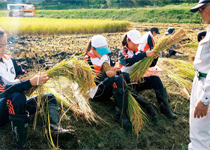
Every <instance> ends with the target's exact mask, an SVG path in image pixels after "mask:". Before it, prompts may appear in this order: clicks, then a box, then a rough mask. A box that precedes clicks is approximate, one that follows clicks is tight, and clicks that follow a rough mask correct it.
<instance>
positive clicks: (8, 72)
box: [0, 57, 20, 84]
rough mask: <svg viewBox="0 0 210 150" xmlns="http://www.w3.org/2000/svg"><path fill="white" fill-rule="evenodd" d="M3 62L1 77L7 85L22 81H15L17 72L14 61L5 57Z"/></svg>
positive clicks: (0, 70) (0, 64)
mask: <svg viewBox="0 0 210 150" xmlns="http://www.w3.org/2000/svg"><path fill="white" fill-rule="evenodd" d="M2 60H3V62H0V76H1V77H2V78H3V80H4V83H6V84H16V83H19V82H20V81H19V80H18V79H15V77H16V72H15V68H14V65H13V62H12V60H11V59H10V58H9V57H3V58H2Z"/></svg>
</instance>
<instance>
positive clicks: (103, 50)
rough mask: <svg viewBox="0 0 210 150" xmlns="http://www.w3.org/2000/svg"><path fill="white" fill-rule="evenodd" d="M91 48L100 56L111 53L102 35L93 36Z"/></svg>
mask: <svg viewBox="0 0 210 150" xmlns="http://www.w3.org/2000/svg"><path fill="white" fill-rule="evenodd" d="M91 46H92V47H93V48H95V49H96V50H97V52H98V53H99V54H100V55H106V54H109V53H111V51H110V49H109V47H108V44H107V41H106V38H105V37H104V36H102V35H95V36H93V37H92V39H91Z"/></svg>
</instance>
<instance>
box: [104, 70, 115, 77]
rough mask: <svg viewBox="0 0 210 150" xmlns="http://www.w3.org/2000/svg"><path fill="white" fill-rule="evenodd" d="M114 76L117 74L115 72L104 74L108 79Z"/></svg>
mask: <svg viewBox="0 0 210 150" xmlns="http://www.w3.org/2000/svg"><path fill="white" fill-rule="evenodd" d="M116 74H117V73H116V71H107V72H106V75H107V76H108V77H109V78H111V77H113V76H115V75H116Z"/></svg>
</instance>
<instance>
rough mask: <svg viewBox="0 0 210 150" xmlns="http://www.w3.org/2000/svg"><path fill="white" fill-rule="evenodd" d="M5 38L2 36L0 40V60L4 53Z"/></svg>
mask: <svg viewBox="0 0 210 150" xmlns="http://www.w3.org/2000/svg"><path fill="white" fill-rule="evenodd" d="M6 46H7V37H6V36H5V35H4V36H3V37H1V38H0V58H2V57H3V56H4V54H5V53H6Z"/></svg>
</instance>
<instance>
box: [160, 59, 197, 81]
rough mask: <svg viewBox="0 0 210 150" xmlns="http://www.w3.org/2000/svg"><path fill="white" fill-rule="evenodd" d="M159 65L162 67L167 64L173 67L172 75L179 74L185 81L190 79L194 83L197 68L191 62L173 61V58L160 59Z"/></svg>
mask: <svg viewBox="0 0 210 150" xmlns="http://www.w3.org/2000/svg"><path fill="white" fill-rule="evenodd" d="M159 63H160V64H161V65H163V64H167V65H168V66H169V65H170V66H173V68H172V70H173V72H172V73H176V74H178V75H179V76H180V77H182V78H183V79H188V80H190V81H193V78H194V76H195V68H194V67H193V64H192V63H190V62H186V61H184V60H178V59H171V58H160V59H159Z"/></svg>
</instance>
